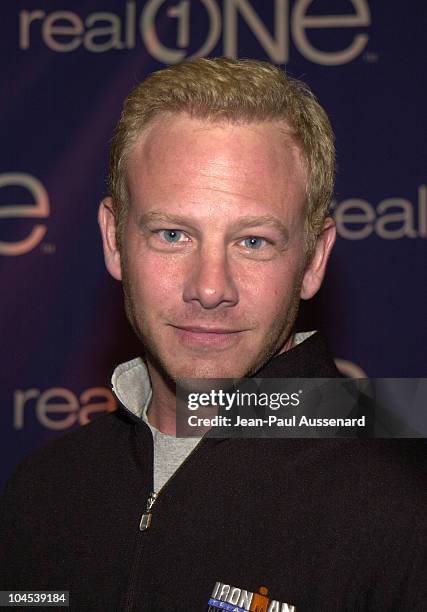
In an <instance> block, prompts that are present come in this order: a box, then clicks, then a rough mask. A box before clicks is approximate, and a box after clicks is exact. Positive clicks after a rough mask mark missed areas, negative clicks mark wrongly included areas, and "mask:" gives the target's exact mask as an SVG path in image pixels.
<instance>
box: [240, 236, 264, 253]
mask: <svg viewBox="0 0 427 612" xmlns="http://www.w3.org/2000/svg"><path fill="white" fill-rule="evenodd" d="M264 242H265V240H264V238H257V237H256V236H249V238H245V240H244V244H245V247H247V248H248V249H253V250H255V249H259V248H260V247H261V246H262V245H263V243H264Z"/></svg>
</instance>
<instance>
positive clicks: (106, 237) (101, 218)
mask: <svg viewBox="0 0 427 612" xmlns="http://www.w3.org/2000/svg"><path fill="white" fill-rule="evenodd" d="M98 223H99V227H100V230H101V234H102V244H103V247H104V260H105V266H106V268H107V270H108V271H109V273H110V274H111V276H112V277H113V278H115V279H117V280H122V268H121V264H120V252H119V250H118V248H117V240H116V220H115V217H114V213H113V200H112V198H111V197H107V198H104V199H103V200H102V202H101V204H100V206H99V211H98Z"/></svg>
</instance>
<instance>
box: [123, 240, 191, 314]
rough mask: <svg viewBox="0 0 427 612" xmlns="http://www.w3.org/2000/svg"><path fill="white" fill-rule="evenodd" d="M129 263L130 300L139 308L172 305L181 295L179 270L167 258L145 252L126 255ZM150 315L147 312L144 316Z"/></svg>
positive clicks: (144, 250)
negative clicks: (129, 260)
mask: <svg viewBox="0 0 427 612" xmlns="http://www.w3.org/2000/svg"><path fill="white" fill-rule="evenodd" d="M130 257H132V261H133V264H131V265H129V266H128V272H129V280H130V282H131V286H132V290H133V293H134V300H136V301H137V303H138V305H141V307H142V308H143V309H146V308H147V307H148V306H150V309H151V308H153V309H156V308H157V309H159V307H160V308H161V307H162V306H163V305H166V304H170V303H171V302H176V301H177V299H179V298H180V296H181V295H182V269H181V265H179V263H178V262H173V261H171V258H170V257H162V256H161V255H159V254H157V253H156V254H154V253H153V252H152V251H149V250H148V249H141V250H140V251H139V252H138V253H133V254H130ZM130 257H129V259H130ZM149 314H150V310H149V311H148V312H147V315H149Z"/></svg>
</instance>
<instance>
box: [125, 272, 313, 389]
mask: <svg viewBox="0 0 427 612" xmlns="http://www.w3.org/2000/svg"><path fill="white" fill-rule="evenodd" d="M302 278H303V273H302V272H301V273H300V274H299V276H298V279H297V282H296V283H295V284H294V288H293V291H292V296H291V300H290V303H289V305H288V307H287V309H286V310H287V312H286V318H284V319H282V320H281V321H280V323H279V324H274V325H272V326H271V327H270V329H269V330H268V332H267V333H266V339H265V342H264V343H263V345H262V347H261V350H260V351H259V352H258V354H257V355H255V357H254V359H253V360H252V363H250V364H248V365H247V366H246V368H245V369H244V370H243V371H238V370H235V371H230V372H229V373H224V372H221V373H220V374H219V375H217V376H215V375H213V371H212V367H210V366H209V365H206V367H205V368H203V367H200V368H199V369H198V370H197V376H195V375H194V371H195V368H194V367H192V368H191V372H192V373H193V374H190V373H189V374H188V376H182V375H180V374H178V373H174V372H173V371H171V368H170V366H169V364H168V363H166V360H164V359H162V357H161V355H160V354H159V351H158V343H157V342H156V339H155V338H153V337H152V334H151V333H148V332H146V331H145V330H144V329H143V325H142V323H141V320H142V319H143V316H141V315H143V313H139V312H138V309H137V307H136V300H135V299H134V298H133V297H132V293H133V292H132V284H131V282H130V280H129V275H128V273H127V269H126V265H124V264H123V265H122V279H123V280H122V282H123V294H124V306H125V312H126V316H127V319H128V321H129V323H130V324H131V326H132V328H133V330H134V332H135V334H136V336H137V337H138V339H139V340H140V342H141V345H142V349H143V350H142V356H143V357H144V359H145V360H146V361H147V362H148V363H150V364H151V365H152V366H153V367H154V368H155V369H156V370H157V372H158V374H159V375H160V376H161V377H162V378H163V380H164V381H165V382H166V384H167V385H168V386H173V385H174V384H175V383H176V381H177V379H179V378H243V377H250V376H253V375H254V374H256V372H258V371H259V370H260V369H261V368H262V367H263V366H264V365H265V364H266V363H267V362H268V361H270V359H272V358H273V357H274V356H276V355H277V354H279V353H280V352H281V349H282V348H283V346H284V345H285V343H286V342H287V340H288V339H289V337H290V335H291V333H292V329H293V326H294V323H295V320H296V317H297V314H298V308H299V303H300V291H301V285H302ZM278 318H279V314H278V315H277V318H275V320H278Z"/></svg>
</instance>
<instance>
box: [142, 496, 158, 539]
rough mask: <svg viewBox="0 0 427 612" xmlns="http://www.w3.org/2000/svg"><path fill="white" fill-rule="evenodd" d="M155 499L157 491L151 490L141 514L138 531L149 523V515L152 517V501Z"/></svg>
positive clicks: (145, 527) (147, 526)
mask: <svg viewBox="0 0 427 612" xmlns="http://www.w3.org/2000/svg"><path fill="white" fill-rule="evenodd" d="M156 499H157V493H155V492H154V491H153V492H152V493H150V496H149V497H148V500H147V507H146V509H145V513H144V514H143V515H142V516H141V520H140V522H139V529H140V531H145V530H146V529H148V528H149V526H150V525H151V517H152V513H151V508H152V507H153V506H154V502H155V501H156Z"/></svg>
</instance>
